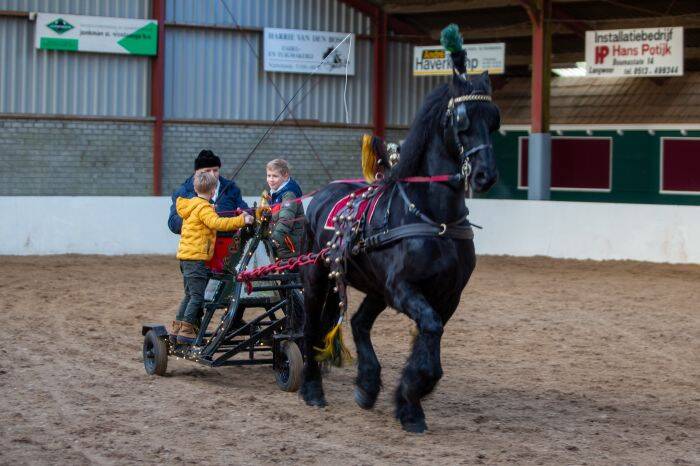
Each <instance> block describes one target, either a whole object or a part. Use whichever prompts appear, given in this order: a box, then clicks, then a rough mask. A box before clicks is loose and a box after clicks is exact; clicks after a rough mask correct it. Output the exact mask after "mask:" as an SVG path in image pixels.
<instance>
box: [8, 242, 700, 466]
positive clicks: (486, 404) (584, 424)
mask: <svg viewBox="0 0 700 466" xmlns="http://www.w3.org/2000/svg"><path fill="white" fill-rule="evenodd" d="M180 287H181V279H180V275H179V271H178V267H177V264H176V261H175V260H174V259H171V258H164V257H121V258H105V257H90V256H87V257H86V256H82V257H78V256H57V257H29V258H26V257H25V258H16V257H0V319H1V321H0V322H1V323H2V330H3V331H2V336H3V338H5V339H6V341H5V344H3V345H2V347H1V348H2V349H0V351H1V352H2V357H1V358H0V417H1V419H2V422H0V463H2V464H92V463H95V464H135V463H139V462H147V463H156V462H168V463H174V464H181V463H191V464H194V463H226V464H272V463H288V464H331V463H333V464H336V465H341V464H342V465H345V464H447V465H453V464H479V463H483V464H503V463H513V464H700V267H696V266H670V265H651V264H644V263H632V262H615V263H599V262H581V261H559V260H550V259H543V258H534V259H515V258H500V257H499V258H496V257H482V258H480V260H479V264H478V265H477V270H476V272H475V274H474V276H473V278H472V281H471V283H470V284H469V286H468V287H467V290H466V291H465V293H464V296H463V300H462V303H461V305H460V309H459V310H458V311H457V313H456V314H455V316H454V318H453V319H452V321H450V323H449V324H448V326H447V328H446V332H445V336H444V339H443V353H442V360H443V367H444V372H445V375H444V378H443V379H442V381H441V382H440V384H439V385H438V388H437V390H436V391H435V393H434V394H433V395H432V396H431V397H430V398H429V399H428V400H427V401H426V403H425V411H426V415H427V420H428V426H429V429H430V430H429V432H428V433H427V434H425V435H421V436H414V435H409V434H406V433H404V432H402V431H401V429H400V426H399V425H398V423H397V422H396V421H394V419H393V417H392V405H391V392H392V390H393V388H394V386H395V384H396V381H397V378H398V376H399V371H400V369H401V367H402V365H403V362H404V360H405V358H406V355H407V351H408V348H409V341H410V336H409V330H410V327H411V325H410V323H409V321H408V320H407V319H406V318H405V317H403V316H400V315H398V314H396V313H395V312H393V311H388V312H385V313H384V314H383V315H382V316H380V318H379V320H378V322H377V325H376V327H375V332H374V334H373V335H374V341H375V344H376V347H377V352H378V355H379V357H380V360H381V362H382V365H383V380H384V384H385V390H384V391H383V392H382V394H381V395H380V398H379V401H378V403H377V407H376V409H375V410H374V411H369V412H367V411H362V410H360V409H359V408H358V407H356V405H355V403H354V401H353V398H352V388H353V385H352V381H353V378H354V375H355V370H354V368H353V367H348V368H343V369H339V370H334V371H333V372H332V373H331V374H329V375H328V376H327V379H326V382H325V387H326V396H327V399H328V401H329V403H330V406H329V407H328V408H325V409H323V410H319V409H315V408H308V407H306V406H305V405H303V404H302V402H301V401H300V399H299V398H298V396H297V395H296V394H290V393H284V392H282V391H280V390H279V389H278V388H277V386H276V385H275V382H274V377H273V373H272V370H271V369H270V368H269V367H265V366H261V367H241V368H223V369H215V370H214V369H209V368H206V367H203V366H198V365H195V364H193V363H189V362H185V361H172V360H171V361H170V365H169V369H168V376H167V377H149V376H147V375H146V374H145V372H144V370H143V366H142V363H141V359H140V351H141V344H142V339H141V334H140V326H139V325H140V323H141V322H144V321H162V322H166V321H169V320H171V319H172V317H173V314H174V310H175V308H176V306H177V303H178V301H179V299H180V295H181V288H180ZM359 299H360V294H359V293H357V292H355V293H353V294H352V299H351V309H355V308H356V307H357V305H358V303H359Z"/></svg>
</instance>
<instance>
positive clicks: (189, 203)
mask: <svg viewBox="0 0 700 466" xmlns="http://www.w3.org/2000/svg"><path fill="white" fill-rule="evenodd" d="M216 184H217V179H216V176H214V175H212V174H211V173H207V172H202V173H197V174H196V175H195V176H194V190H195V192H196V193H197V197H193V198H191V199H186V198H184V197H178V198H177V201H176V203H175V208H176V210H177V213H178V215H180V217H182V231H181V233H180V235H181V236H180V244H179V245H178V248H177V258H178V259H180V271H181V272H182V275H183V277H184V285H185V297H184V298H183V300H182V303H180V309H179V310H178V312H177V317H176V318H175V320H174V321H173V329H172V332H171V334H170V338H171V340H174V341H175V342H177V343H180V344H192V343H193V342H194V341H195V340H196V338H197V332H198V329H197V327H198V325H199V320H200V318H201V316H200V314H201V311H202V307H203V304H204V289H205V288H206V287H207V282H208V281H209V269H207V267H206V265H204V263H205V262H206V261H208V260H209V259H211V257H212V255H213V254H214V243H216V232H217V231H232V230H237V229H239V228H243V227H244V226H246V225H250V224H252V223H253V221H254V217H253V216H252V215H249V214H247V213H244V214H241V215H239V216H238V217H228V218H225V217H219V216H218V215H217V213H216V211H215V210H214V206H213V205H212V204H211V202H210V200H211V198H212V196H213V195H214V193H215V192H216Z"/></svg>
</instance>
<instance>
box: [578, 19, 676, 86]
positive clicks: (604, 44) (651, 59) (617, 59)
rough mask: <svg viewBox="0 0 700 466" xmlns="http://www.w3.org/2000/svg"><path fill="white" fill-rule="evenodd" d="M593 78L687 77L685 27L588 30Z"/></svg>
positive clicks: (588, 69) (589, 70)
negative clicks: (684, 51)
mask: <svg viewBox="0 0 700 466" xmlns="http://www.w3.org/2000/svg"><path fill="white" fill-rule="evenodd" d="M586 72H587V74H588V75H589V76H609V77H620V76H631V77H634V76H637V77H640V76H642V77H649V76H683V28H682V27H662V28H648V29H618V30H609V31H586Z"/></svg>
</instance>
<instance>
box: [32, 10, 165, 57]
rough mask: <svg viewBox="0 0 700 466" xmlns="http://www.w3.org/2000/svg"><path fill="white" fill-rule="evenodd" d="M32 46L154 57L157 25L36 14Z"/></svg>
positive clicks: (145, 20) (125, 19)
mask: <svg viewBox="0 0 700 466" xmlns="http://www.w3.org/2000/svg"><path fill="white" fill-rule="evenodd" d="M35 31H36V32H35V35H34V46H35V47H36V48H38V49H44V50H66V51H71V52H102V53H125V54H131V55H156V53H157V51H158V21H156V20H152V19H131V18H109V17H106V16H79V15H64V14H53V13H37V14H36V27H35Z"/></svg>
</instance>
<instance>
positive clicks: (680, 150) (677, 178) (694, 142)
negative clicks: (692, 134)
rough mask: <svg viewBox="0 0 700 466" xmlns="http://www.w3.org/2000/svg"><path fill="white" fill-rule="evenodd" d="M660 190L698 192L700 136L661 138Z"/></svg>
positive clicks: (684, 192)
mask: <svg viewBox="0 0 700 466" xmlns="http://www.w3.org/2000/svg"><path fill="white" fill-rule="evenodd" d="M660 178H661V179H660V180H659V186H660V188H661V189H660V192H661V193H662V194H700V138H661V170H660Z"/></svg>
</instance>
